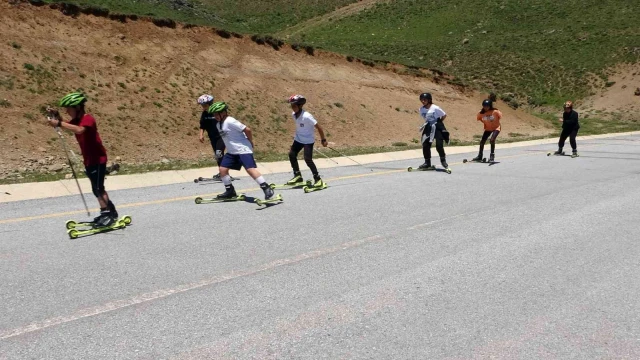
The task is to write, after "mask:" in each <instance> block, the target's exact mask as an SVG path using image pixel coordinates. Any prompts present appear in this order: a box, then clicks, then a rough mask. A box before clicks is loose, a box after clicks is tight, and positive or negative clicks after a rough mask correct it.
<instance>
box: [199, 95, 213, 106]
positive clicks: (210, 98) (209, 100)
mask: <svg viewBox="0 0 640 360" xmlns="http://www.w3.org/2000/svg"><path fill="white" fill-rule="evenodd" d="M212 102H213V96H211V95H208V94H204V95H202V96H200V97H199V98H198V104H200V105H204V104H209V103H212Z"/></svg>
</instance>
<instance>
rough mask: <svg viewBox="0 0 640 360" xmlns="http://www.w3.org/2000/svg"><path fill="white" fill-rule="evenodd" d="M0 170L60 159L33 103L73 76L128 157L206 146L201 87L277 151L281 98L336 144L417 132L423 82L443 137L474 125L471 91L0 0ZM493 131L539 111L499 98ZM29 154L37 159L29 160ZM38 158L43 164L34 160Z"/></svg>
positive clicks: (283, 136) (108, 137)
mask: <svg viewBox="0 0 640 360" xmlns="http://www.w3.org/2000/svg"><path fill="white" fill-rule="evenodd" d="M0 34H2V36H1V38H2V42H0V101H2V103H1V104H2V110H3V114H4V118H3V120H2V127H0V152H1V153H2V157H0V176H6V174H7V173H8V172H9V171H11V170H21V171H25V170H33V169H36V170H37V169H42V171H47V170H46V169H48V168H47V166H51V165H52V164H53V165H55V164H61V163H63V161H62V157H61V156H60V155H62V153H61V151H60V148H59V145H58V144H57V142H56V141H55V134H54V132H53V130H52V129H51V128H49V127H46V126H44V125H42V119H43V117H42V115H41V114H40V112H39V111H40V110H39V109H40V108H41V107H42V106H45V105H46V104H49V103H52V102H54V101H56V100H57V99H59V98H60V97H61V96H62V95H64V93H66V92H68V91H70V90H73V89H76V88H82V89H84V90H85V91H86V92H87V94H88V95H89V96H90V98H91V101H90V102H89V104H88V110H89V112H90V113H92V114H94V115H95V117H96V119H97V121H98V126H99V130H100V132H101V134H102V138H103V140H104V141H105V144H106V147H107V150H108V151H109V154H110V157H111V158H113V157H115V156H121V157H122V160H123V161H124V162H125V163H127V162H129V163H140V162H151V161H159V160H161V159H162V158H167V159H197V158H199V157H204V156H206V157H209V156H210V152H211V148H210V146H209V144H201V143H199V142H198V139H197V126H198V118H199V113H200V110H199V108H198V106H197V104H196V102H195V100H196V98H197V96H198V95H200V94H201V93H205V92H206V93H212V94H214V95H215V96H216V98H217V99H222V100H225V101H227V102H228V103H229V104H230V106H231V112H232V115H233V116H235V117H237V118H238V119H239V120H241V121H244V122H246V123H247V124H248V125H250V126H251V127H253V128H254V131H255V133H256V136H255V137H256V145H257V150H261V151H273V152H280V151H285V150H286V149H287V147H288V146H289V145H290V142H291V139H292V131H293V130H294V127H293V124H292V120H291V119H290V109H289V107H288V105H287V104H286V102H285V99H286V98H287V97H288V96H289V95H290V94H293V93H301V94H304V95H305V96H307V97H308V99H309V101H308V105H307V107H306V108H307V110H309V111H310V112H312V113H313V114H314V115H315V116H316V118H317V119H318V120H319V121H320V122H321V123H322V124H323V126H324V127H325V129H326V131H327V132H328V134H329V136H328V137H329V140H330V141H333V142H335V144H336V146H342V147H349V146H381V145H387V146H388V145H391V144H392V143H394V142H405V143H410V142H411V141H412V139H418V138H419V133H418V132H417V128H418V126H419V125H420V123H421V121H420V118H419V117H418V115H417V109H418V107H419V106H420V103H419V101H418V99H417V97H418V94H419V93H420V92H422V91H431V92H433V93H434V97H435V102H436V103H437V104H439V105H441V106H442V107H443V108H444V109H445V111H447V112H448V113H449V117H448V121H447V122H448V128H449V129H450V131H451V132H452V135H453V137H454V138H456V139H459V140H471V139H472V137H473V135H474V134H478V133H479V132H480V131H481V126H480V125H479V123H477V122H476V121H475V113H476V111H477V110H478V109H479V104H480V102H481V100H482V95H481V94H463V93H461V92H459V91H457V90H456V89H454V88H452V87H448V86H441V85H437V84H434V83H432V82H430V81H429V80H428V79H425V78H417V77H412V76H404V75H398V74H396V73H394V72H391V71H385V70H382V69H375V68H370V67H367V66H365V65H362V64H360V63H356V62H354V63H350V62H347V61H346V60H344V59H343V58H342V57H339V56H336V55H332V54H327V53H323V54H319V55H318V54H316V56H309V55H307V54H305V53H302V52H301V53H298V52H295V51H293V50H291V49H289V48H288V47H287V48H286V49H281V50H280V51H275V50H273V49H272V48H271V47H268V46H260V45H257V44H255V43H254V42H252V41H251V40H250V39H248V38H243V39H238V38H230V39H224V38H222V37H220V36H218V35H216V34H215V33H214V32H213V31H212V30H211V29H207V28H182V26H180V25H178V28H177V29H170V28H160V27H157V26H155V25H154V24H152V23H151V22H148V21H141V20H139V21H128V22H127V23H121V22H117V21H112V20H109V19H106V18H102V17H94V16H90V15H80V16H78V17H77V18H72V17H69V16H65V15H63V14H62V13H60V12H59V11H58V10H53V9H50V8H48V7H46V6H45V7H34V6H31V5H27V4H21V5H9V4H8V3H7V2H5V1H3V2H0ZM500 106H501V108H502V109H503V110H504V112H505V119H504V125H503V133H504V136H505V137H508V133H520V134H527V135H540V134H547V133H548V132H549V130H548V128H546V125H545V123H544V122H543V121H542V120H539V119H537V118H535V117H532V116H530V115H528V114H526V113H524V112H520V111H513V110H511V109H508V108H507V107H506V106H505V105H504V104H500ZM74 146H75V145H74ZM38 160H39V161H40V163H38ZM45 165H46V166H45Z"/></svg>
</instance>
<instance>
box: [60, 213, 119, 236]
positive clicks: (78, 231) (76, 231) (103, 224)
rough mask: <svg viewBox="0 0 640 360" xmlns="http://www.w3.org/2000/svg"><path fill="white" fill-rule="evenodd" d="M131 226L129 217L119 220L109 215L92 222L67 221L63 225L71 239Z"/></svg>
mask: <svg viewBox="0 0 640 360" xmlns="http://www.w3.org/2000/svg"><path fill="white" fill-rule="evenodd" d="M129 224H131V216H129V215H125V216H123V217H121V218H119V219H118V218H112V217H111V216H110V215H101V216H98V217H97V218H96V219H94V221H74V220H69V221H67V223H66V224H65V226H66V228H67V234H68V235H69V238H71V239H77V238H78V237H80V236H85V235H93V234H98V233H101V232H106V231H111V230H117V229H124V228H125V227H127V226H128V225H129Z"/></svg>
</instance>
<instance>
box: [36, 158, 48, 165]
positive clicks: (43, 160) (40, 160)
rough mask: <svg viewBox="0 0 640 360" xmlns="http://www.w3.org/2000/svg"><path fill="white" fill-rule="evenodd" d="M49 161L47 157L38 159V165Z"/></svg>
mask: <svg viewBox="0 0 640 360" xmlns="http://www.w3.org/2000/svg"><path fill="white" fill-rule="evenodd" d="M46 164H47V161H46V160H45V159H39V160H38V165H46Z"/></svg>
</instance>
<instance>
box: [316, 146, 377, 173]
mask: <svg viewBox="0 0 640 360" xmlns="http://www.w3.org/2000/svg"><path fill="white" fill-rule="evenodd" d="M327 147H328V148H329V149H331V150H333V151H335V152H337V153H338V154H340V156H344V157H346V158H347V159H349V160H351V161H353V162H354V163H356V164H358V165H360V166H362V167H363V168H366V169H369V170H371V171H373V169H371V168H368V167H366V166H364V165H362V164H360V163H359V162H357V161H355V160H353V159H352V158H350V157H348V156H347V155H345V154H343V153H341V152H340V151H338V150H336V149H334V148H332V147H331V146H327Z"/></svg>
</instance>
